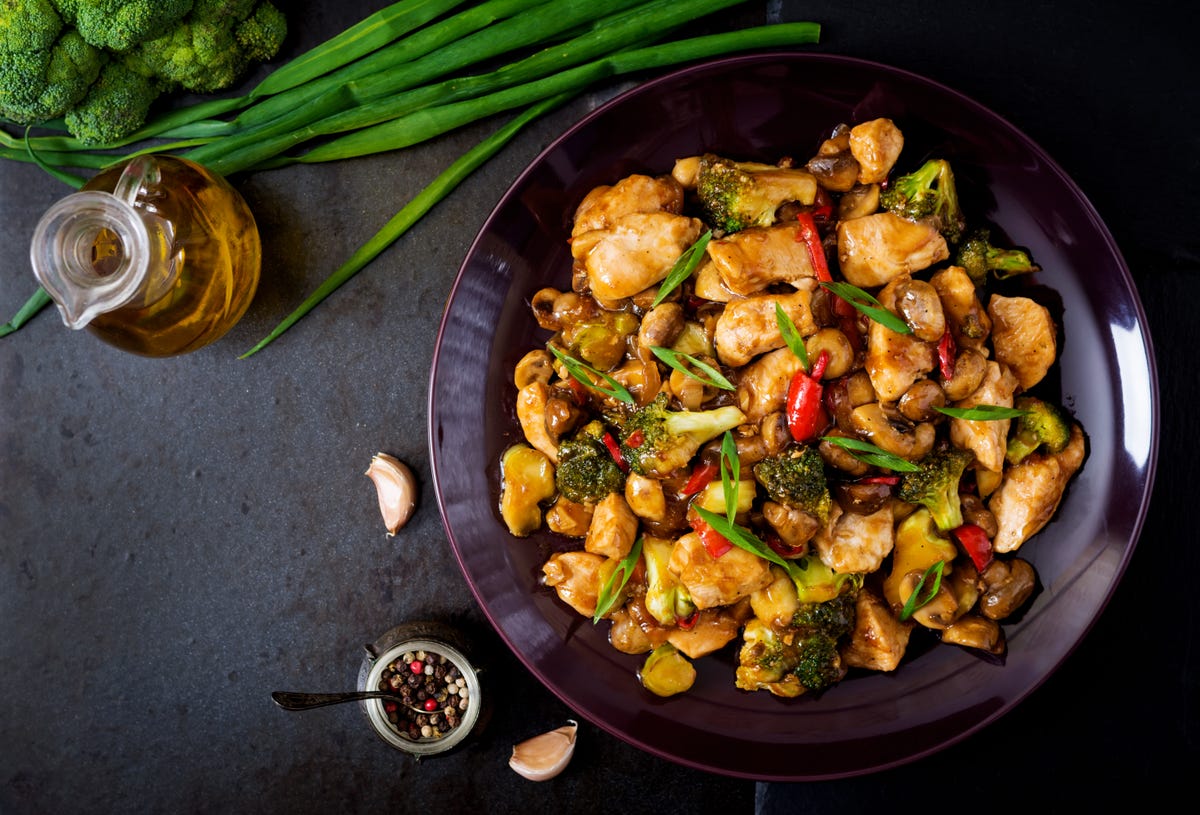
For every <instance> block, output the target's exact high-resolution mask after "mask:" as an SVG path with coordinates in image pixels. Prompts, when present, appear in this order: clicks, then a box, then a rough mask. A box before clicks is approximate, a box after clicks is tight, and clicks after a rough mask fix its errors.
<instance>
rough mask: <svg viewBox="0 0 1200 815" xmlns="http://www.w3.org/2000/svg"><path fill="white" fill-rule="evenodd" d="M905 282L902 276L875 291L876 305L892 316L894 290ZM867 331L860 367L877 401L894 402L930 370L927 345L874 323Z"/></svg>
mask: <svg viewBox="0 0 1200 815" xmlns="http://www.w3.org/2000/svg"><path fill="white" fill-rule="evenodd" d="M909 279H910V278H909V277H908V276H907V275H903V276H901V277H897V278H895V279H894V280H892V282H890V283H888V284H887V285H886V286H884V287H883V290H882V291H880V292H879V298H878V299H879V302H880V304H881V305H882V306H883V307H884V308H886V309H888V310H889V311H892V312H893V313H894V312H895V310H896V290H897V288H898V287H900V286H901V285H903V283H904V281H907V280H909ZM868 331H869V338H868V342H867V355H866V358H865V359H864V361H863V365H864V366H865V367H866V369H867V375H868V376H870V378H871V384H872V385H873V386H874V387H875V392H876V393H877V394H878V395H879V399H880V401H884V402H894V401H896V400H897V399H899V398H900V397H901V396H903V395H904V393H905V392H906V391H907V390H908V389H909V388H910V387H911V386H912V384H913V383H914V382H916V381H917V380H918V379H920V378H921V377H923V376H924V375H925V374H927V373H929V372H930V371H932V370H933V368H934V365H935V364H936V361H937V358H936V356H935V354H934V346H933V345H932V344H931V343H927V342H922V341H921V340H919V339H917V337H915V336H914V335H912V334H900V333H897V332H895V331H893V330H892V329H890V328H888V327H887V326H885V325H884V324H883V323H879V322H876V321H875V320H872V321H871V324H870V327H869V329H868Z"/></svg>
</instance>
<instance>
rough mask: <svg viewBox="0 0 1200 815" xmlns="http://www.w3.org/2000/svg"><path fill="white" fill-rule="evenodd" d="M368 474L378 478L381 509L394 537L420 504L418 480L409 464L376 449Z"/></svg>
mask: <svg viewBox="0 0 1200 815" xmlns="http://www.w3.org/2000/svg"><path fill="white" fill-rule="evenodd" d="M365 475H366V476H367V477H368V478H370V479H371V480H372V481H373V482H375V492H376V494H377V495H378V498H379V512H380V514H382V515H383V523H384V525H385V526H386V527H387V534H388V537H389V538H390V537H391V536H392V535H395V534H396V532H397V531H399V529H400V527H402V526H404V525H405V524H406V523H408V519H409V518H411V517H412V514H413V510H414V509H415V508H416V506H417V480H416V478H414V477H413V474H412V470H410V469H409V468H408V465H407V464H405V463H404V462H402V461H400V460H399V459H397V458H394V457H393V456H389V455H388V454H387V453H376V454H375V455H374V456H372V457H371V464H370V466H368V467H367V472H366V473H365Z"/></svg>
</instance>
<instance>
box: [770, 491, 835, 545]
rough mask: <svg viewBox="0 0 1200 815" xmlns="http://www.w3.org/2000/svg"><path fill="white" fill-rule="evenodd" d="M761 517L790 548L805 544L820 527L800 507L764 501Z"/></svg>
mask: <svg viewBox="0 0 1200 815" xmlns="http://www.w3.org/2000/svg"><path fill="white" fill-rule="evenodd" d="M762 512H763V518H765V519H766V521H767V523H769V524H770V525H771V528H772V529H774V530H775V533H776V534H777V535H779V539H780V540H781V541H783V542H784V544H786V545H787V546H789V547H791V548H792V549H801V548H802V547H804V546H806V545H807V544H808V542H809V541H810V540H812V537H813V535H815V534H817V531H818V530H819V529H820V528H821V522H820V521H819V520H818V519H816V518H814V517H813V516H812V515H809V514H808V513H807V512H805V511H804V510H802V509H796V508H794V507H789V506H784V505H783V504H777V503H775V502H774V501H764V502H763V506H762Z"/></svg>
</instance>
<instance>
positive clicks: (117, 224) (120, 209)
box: [30, 156, 174, 329]
mask: <svg viewBox="0 0 1200 815" xmlns="http://www.w3.org/2000/svg"><path fill="white" fill-rule="evenodd" d="M160 180H161V173H160V171H159V167H158V164H157V162H156V161H155V159H154V158H153V157H152V156H142V157H139V158H136V159H134V160H133V161H131V162H130V163H129V164H128V165H127V166H126V167H125V169H124V171H123V172H122V173H121V177H120V179H119V181H118V182H117V185H116V188H115V189H114V190H113V192H111V193H110V192H102V191H99V190H83V191H81V192H77V193H73V194H71V195H68V196H66V197H65V198H63V199H61V200H60V201H58V202H57V203H56V204H54V205H53V206H52V207H50V209H49V210H47V211H46V213H45V214H44V215H43V216H42V218H41V220H40V221H39V223H38V225H37V227H36V228H35V230H34V234H33V242H32V244H31V246H30V259H31V261H32V263H33V272H34V275H35V276H36V277H37V279H38V281H39V282H40V283H41V284H42V287H43V288H45V289H46V292H47V293H48V294H49V295H50V296H51V297H52V298H53V299H54V302H55V303H56V304H57V306H58V309H59V312H60V313H61V314H62V318H63V322H64V323H65V324H66V325H67V326H69V327H71V328H76V329H78V328H83V327H84V326H86V325H87V324H88V323H90V322H91V321H92V320H93V319H94V318H95V317H97V316H98V315H100V314H104V313H106V312H109V311H112V310H114V309H117V308H120V307H122V306H124V305H127V304H129V303H131V302H133V301H134V300H136V299H139V298H145V299H148V300H149V299H154V298H156V297H159V296H161V295H162V293H163V292H164V291H165V290H166V288H169V286H170V282H171V274H170V271H171V267H172V266H173V264H172V263H171V262H170V254H171V251H172V250H171V246H172V242H173V240H172V238H173V233H174V228H173V226H172V225H171V223H170V222H169V221H166V220H164V219H163V218H161V217H159V216H158V214H157V213H156V211H155V207H154V202H153V201H154V193H153V190H154V188H155V186H156V185H157V184H158V183H159V182H160ZM164 269H165V271H164Z"/></svg>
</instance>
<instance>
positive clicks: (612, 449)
mask: <svg viewBox="0 0 1200 815" xmlns="http://www.w3.org/2000/svg"><path fill="white" fill-rule="evenodd" d="M604 446H605V447H607V448H608V453H609V455H611V456H612V457H613V461H615V462H617V466H618V467H620V468H621V472H625V473H627V472H629V462H627V461H626V460H625V456H623V455H621V445H619V444H617V440H616V439H614V438H613V434H612V433H610V432H608V431H607V430H606V431H605V432H604Z"/></svg>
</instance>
